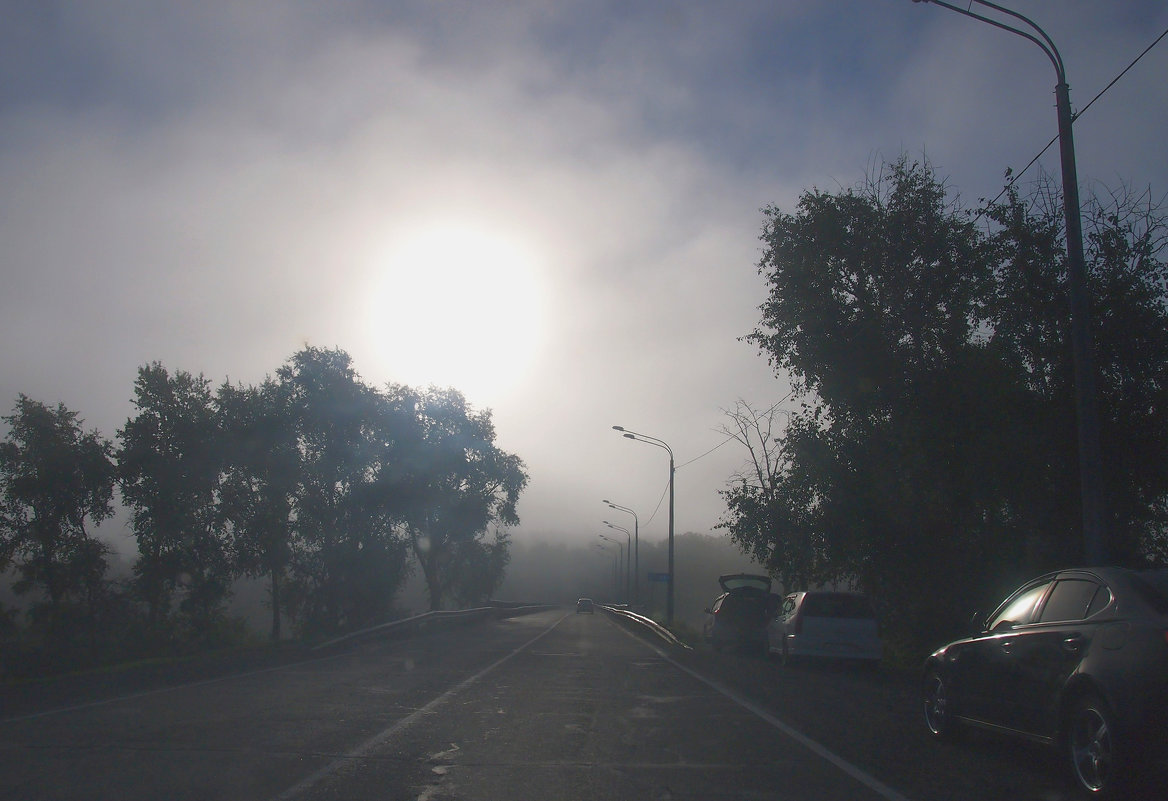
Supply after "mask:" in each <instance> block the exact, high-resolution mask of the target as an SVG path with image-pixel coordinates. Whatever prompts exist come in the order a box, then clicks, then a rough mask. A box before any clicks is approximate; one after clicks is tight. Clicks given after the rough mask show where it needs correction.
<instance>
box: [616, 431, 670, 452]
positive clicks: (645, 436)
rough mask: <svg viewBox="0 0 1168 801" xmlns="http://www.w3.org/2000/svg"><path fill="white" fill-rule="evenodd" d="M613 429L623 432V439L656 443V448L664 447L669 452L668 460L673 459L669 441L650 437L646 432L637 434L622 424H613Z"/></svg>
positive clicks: (650, 443)
mask: <svg viewBox="0 0 1168 801" xmlns="http://www.w3.org/2000/svg"><path fill="white" fill-rule="evenodd" d="M612 428H613V430H614V431H621V432H623V433H624V436H625V439H631V440H635V441H637V442H645V443H647V444H649V445H656V446H657V447H658V448H664V449H665V450H666V451H668V452H669V458H670V460H672V459H673V449H672V448H670V447H669V443H668V442H666V441H665V440H663V439H657V437H651V436H649V435H648V434H638V433H637V432H636V431H629V430H628V429H627V428H624V427H622V426H613V427H612Z"/></svg>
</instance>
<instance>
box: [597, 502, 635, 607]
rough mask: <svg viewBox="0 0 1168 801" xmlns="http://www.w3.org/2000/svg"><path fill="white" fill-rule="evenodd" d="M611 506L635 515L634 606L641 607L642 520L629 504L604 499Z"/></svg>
mask: <svg viewBox="0 0 1168 801" xmlns="http://www.w3.org/2000/svg"><path fill="white" fill-rule="evenodd" d="M604 503H607V504H608V505H609V506H610V507H611V508H613V509H617V510H619V511H621V512H628V513H629V514H631V515H632V516H633V606H635V607H640V605H641V537H640V530H641V520H640V518H638V517H637V513H636V512H634V511H633V510H632V509H630V508H629V507H627V506H621V505H620V504H619V503H613V502H612V501H610V500H608V499H607V498H606V499H605V500H604Z"/></svg>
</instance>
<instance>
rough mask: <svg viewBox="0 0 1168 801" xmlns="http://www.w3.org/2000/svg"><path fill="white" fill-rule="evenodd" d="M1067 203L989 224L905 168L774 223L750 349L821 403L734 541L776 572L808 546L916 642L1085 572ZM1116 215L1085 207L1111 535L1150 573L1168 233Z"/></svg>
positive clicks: (745, 492)
mask: <svg viewBox="0 0 1168 801" xmlns="http://www.w3.org/2000/svg"><path fill="white" fill-rule="evenodd" d="M1050 199H1051V193H1050V192H1049V191H1046V192H1043V191H1042V188H1041V187H1040V189H1039V191H1038V192H1037V193H1036V195H1035V197H1033V198H1031V199H1029V200H1024V199H1022V198H1019V196H1018V195H1017V194H1010V195H1009V196H1008V197H1007V198H1006V200H1005V201H1003V202H1002V203H1000V204H986V205H984V206H983V208H981V209H980V210H979V214H978V215H974V214H972V213H970V212H967V211H966V210H965V209H963V208H961V207H960V205H959V204H958V203H957V202H956V201H955V200H954V199H953V198H952V195H951V193H950V192H949V191H948V190H947V188H946V187H945V186H944V184H943V183H942V182H941V181H940V180H938V179H937V177H936V175H935V174H934V172H933V171H932V169H931V167H929V166H928V165H927V164H918V163H910V162H909V161H908V160H907V159H905V158H901V159H900V160H898V161H897V162H895V163H893V164H891V165H888V166H887V168H886V170H885V171H884V172H883V173H882V174H880V175H877V176H876V177H874V178H872V179H870V180H868V181H867V182H865V183H864V184H862V185H861V186H859V187H858V188H856V189H849V190H844V191H841V192H838V193H834V194H831V193H824V192H820V191H818V190H810V191H807V192H804V193H803V195H802V196H801V197H800V199H799V202H798V204H797V207H796V210H795V212H794V213H786V212H783V211H781V210H779V209H776V208H773V207H772V208H768V209H766V210H765V214H766V217H767V219H766V224H765V226H764V230H763V234H762V240H763V242H764V244H765V250H764V253H763V257H762V259H761V261H760V264H759V271H760V273H761V274H763V275H764V276H765V277H766V279H767V282H768V285H769V288H768V296H767V298H766V300H765V302H764V303H763V304H762V305H761V306H760V311H761V312H762V315H761V320H760V323H759V325H758V326H757V327H756V328H755V329H754V331H752V332H751V333H750V334H749V335H748V336H747V337H746V339H747V340H748V341H749V342H751V343H753V344H755V345H756V346H758V347H759V349H760V351H761V352H762V353H763V354H765V355H766V356H767V358H768V360H769V361H770V363H771V364H772V366H774V367H775V369H776V370H777V371H780V372H783V373H785V374H787V375H788V376H789V377H790V378H791V379H792V381H793V385H794V387H795V391H796V394H797V396H798V397H799V398H800V399H801V400H802V402H803V404H804V406H803V408H802V411H801V412H800V413H799V414H797V415H795V416H794V417H793V418H792V420H791V421H790V424H789V425H788V427H787V429H786V431H785V432H784V436H783V438H782V441H781V444H780V447H779V450H778V452H777V453H776V454H774V463H775V464H778V465H779V469H778V470H776V471H774V472H773V474H769V475H766V476H764V478H765V480H764V481H760V482H757V483H751V482H747V483H745V484H743V483H741V482H740V483H739V484H738V485H737V486H735V487H734V488H732V489H731V490H729V491H728V494H727V495H726V497H727V501H728V512H729V514H728V517H727V518H726V520H725V523H724V524H725V526H726V527H727V528H728V529H729V530H730V532H731V534H732V535H733V536H734V537H735V539H736V541H738V542H739V543H740V544H742V545H743V546H744V547H746V548H748V549H750V550H751V551H752V552H753V553H755V554H756V555H760V556H761V555H766V556H767V557H768V558H769V560H770V561H769V562H768V564H770V565H772V566H773V567H774V568H777V569H779V570H784V569H785V570H790V571H792V572H794V573H799V572H802V571H803V567H802V566H801V565H800V564H799V563H798V562H799V560H803V561H805V560H806V557H807V551H806V550H805V549H802V548H800V547H798V546H799V545H800V544H808V543H810V544H811V545H812V546H813V552H814V554H815V557H816V559H815V561H814V564H815V565H816V567H815V569H814V570H812V571H811V572H810V573H809V574H808V575H811V576H812V580H819V581H825V580H830V579H836V580H845V581H854V582H857V583H859V584H860V585H861V586H863V587H864V588H865V589H868V590H869V591H871V592H873V593H875V594H877V595H878V596H879V599H880V600H881V601H882V602H883V604H884V607H885V610H886V622H888V623H889V624H890V626H889V628H890V629H891V630H892V631H893V632H894V633H895V634H896V635H898V636H901V637H903V638H905V640H906V645H911V646H919V645H920V644H921V643H920V638H924V639H930V638H931V637H932V636H935V635H938V633H941V632H946V631H947V630H948V629H950V628H951V627H952V626H953V625H954V624H955V623H956V622H957V621H960V620H962V619H963V618H964V617H966V616H967V615H968V608H967V607H966V604H968V603H969V599H976V598H979V597H983V596H990V595H994V594H996V593H997V592H998V591H999V590H1000V589H1002V588H1004V586H1007V585H1011V584H1013V583H1015V580H1016V579H1018V578H1020V577H1021V575H1024V574H1026V573H1030V572H1031V571H1033V570H1038V569H1046V568H1048V567H1056V566H1062V565H1065V564H1067V563H1074V562H1076V561H1078V560H1079V559H1081V558H1082V537H1081V530H1080V523H1079V516H1078V509H1077V503H1076V502H1075V501H1072V502H1068V499H1076V501H1077V498H1078V492H1077V469H1076V453H1077V449H1076V444H1075V442H1076V439H1075V418H1074V404H1073V394H1072V381H1073V371H1072V367H1071V359H1070V348H1069V344H1068V334H1067V332H1068V330H1069V313H1068V303H1067V301H1066V296H1065V292H1064V290H1063V288H1062V286H1063V280H1064V276H1065V265H1064V259H1063V253H1064V250H1063V248H1062V239H1061V227H1060V222H1059V213H1061V212H1058V207H1057V204H1055V203H1050V202H1046V201H1049V200H1050ZM1102 208H1103V207H1102V206H1101V205H1100V204H1099V203H1098V201H1095V203H1094V205H1092V204H1090V203H1089V204H1088V209H1089V211H1088V217H1089V219H1090V220H1091V221H1092V222H1093V225H1092V226H1091V227H1090V229H1089V230H1090V233H1089V236H1088V260H1089V267H1090V272H1091V288H1092V292H1093V295H1094V297H1095V298H1096V301H1095V302H1096V323H1095V325H1096V327H1095V336H1096V341H1097V343H1098V361H1099V364H1100V378H1101V381H1100V396H1101V409H1103V410H1105V411H1104V418H1105V420H1104V424H1103V425H1104V432H1105V433H1104V441H1105V443H1106V444H1105V453H1104V459H1105V465H1106V472H1107V475H1108V483H1107V487H1108V501H1109V504H1110V505H1109V508H1110V509H1111V519H1110V520H1109V524H1110V528H1111V530H1112V531H1113V532H1114V537H1115V539H1114V542H1115V543H1117V544H1119V545H1120V546H1121V547H1119V548H1118V549H1117V550H1116V552H1117V554H1119V555H1120V559H1121V560H1122V561H1124V562H1125V563H1139V562H1141V561H1142V560H1144V559H1145V558H1146V557H1147V556H1148V555H1149V554H1152V553H1155V552H1157V549H1159V550H1160V552H1162V550H1163V546H1162V542H1163V538H1164V525H1163V523H1164V518H1163V516H1162V515H1163V509H1164V499H1165V497H1166V491H1168V484H1165V479H1166V478H1168V459H1166V458H1165V457H1166V456H1168V432H1165V426H1164V423H1163V422H1162V421H1163V419H1164V417H1165V412H1166V411H1168V396H1166V395H1165V387H1166V385H1168V382H1165V380H1164V378H1165V369H1166V367H1165V363H1166V361H1168V359H1166V358H1165V357H1166V356H1168V333H1166V332H1168V325H1166V323H1168V319H1166V308H1168V307H1166V304H1165V300H1166V297H1168V296H1166V293H1165V282H1164V277H1165V273H1164V263H1163V259H1162V253H1163V237H1162V231H1163V226H1162V224H1161V222H1162V218H1161V217H1160V216H1159V215H1158V213H1157V212H1156V211H1155V210H1154V209H1153V208H1152V207H1151V206H1150V205H1145V206H1144V207H1143V210H1142V211H1141V209H1140V208H1139V207H1138V205H1137V204H1133V203H1131V202H1130V199H1128V200H1126V201H1125V200H1123V199H1119V200H1117V201H1116V202H1115V203H1114V204H1113V206H1112V208H1111V209H1110V210H1109V211H1102ZM1091 209H1094V210H1093V211H1092V210H1091ZM1133 342H1134V343H1135V345H1136V346H1135V347H1132V344H1133ZM747 421H749V420H748V419H747ZM923 599H927V601H925V600H923ZM914 637H916V638H918V640H917V642H915V643H913V642H909V640H911V639H912V638H914Z"/></svg>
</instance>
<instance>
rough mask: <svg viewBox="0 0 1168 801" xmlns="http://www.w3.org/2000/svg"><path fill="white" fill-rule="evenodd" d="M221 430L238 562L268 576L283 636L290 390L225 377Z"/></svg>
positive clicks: (227, 509) (289, 518)
mask: <svg viewBox="0 0 1168 801" xmlns="http://www.w3.org/2000/svg"><path fill="white" fill-rule="evenodd" d="M215 407H216V412H217V414H218V425H219V427H220V430H221V431H222V442H223V476H222V481H221V485H220V491H219V493H220V496H219V498H220V499H219V510H220V514H221V516H222V518H223V521H224V523H225V524H226V525H227V526H228V528H229V529H230V532H231V547H232V555H233V557H234V560H235V564H236V568H237V569H238V571H239V572H240V573H242V574H243V575H247V576H266V577H267V578H268V582H269V584H268V588H269V600H270V603H271V611H272V628H271V638H272V639H273V640H279V639H280V637H281V626H280V620H281V608H282V606H281V603H282V602H281V596H280V589H281V582H282V581H283V579H284V578H285V575H286V573H287V570H288V565H289V563H290V561H291V558H292V544H293V534H294V531H295V523H296V520H295V515H294V513H293V511H294V507H293V504H294V502H295V499H296V490H297V481H298V478H299V466H300V465H299V456H300V453H299V450H298V448H297V440H296V430H295V425H294V420H293V417H292V414H291V403H290V400H289V397H288V393H287V392H286V390H285V387H283V386H282V385H281V384H279V383H277V382H276V381H274V380H272V379H267V380H265V381H264V382H263V383H262V384H260V386H258V387H253V386H233V385H231V384H230V383H227V382H224V384H223V385H222V386H220V388H219V391H218V392H217V394H216V398H215Z"/></svg>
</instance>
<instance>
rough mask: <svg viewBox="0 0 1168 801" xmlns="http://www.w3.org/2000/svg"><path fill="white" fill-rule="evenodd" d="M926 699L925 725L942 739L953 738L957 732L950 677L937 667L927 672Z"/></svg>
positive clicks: (924, 693)
mask: <svg viewBox="0 0 1168 801" xmlns="http://www.w3.org/2000/svg"><path fill="white" fill-rule="evenodd" d="M922 690H923V697H924V701H925V725H926V726H928V727H929V733H930V734H932V735H933V736H934V737H936V738H937V739H940V740H949V739H952V738H953V736H954V734H955V733H956V723H955V722H954V720H953V698H952V690H951V688H950V687H949V679H948V678H946V677H945V676H944V675H942V674H941V671H939V670H937V669H936V668H934V669H932V670H930V671H929V672H928V673H926V674H925V682H924V686H923V687H922Z"/></svg>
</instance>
